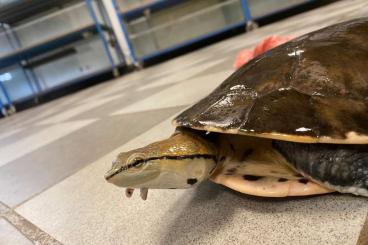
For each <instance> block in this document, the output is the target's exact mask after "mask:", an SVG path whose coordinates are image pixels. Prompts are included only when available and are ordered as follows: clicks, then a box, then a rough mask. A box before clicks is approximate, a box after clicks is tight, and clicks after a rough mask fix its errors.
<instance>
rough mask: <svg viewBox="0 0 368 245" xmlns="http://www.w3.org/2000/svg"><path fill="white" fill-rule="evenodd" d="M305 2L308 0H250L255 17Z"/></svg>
mask: <svg viewBox="0 0 368 245" xmlns="http://www.w3.org/2000/svg"><path fill="white" fill-rule="evenodd" d="M305 2H307V0H277V1H275V0H248V4H249V9H250V12H251V15H252V17H253V18H257V17H262V16H264V15H267V14H270V13H272V12H275V11H278V10H282V9H285V8H287V7H291V6H295V5H298V4H301V3H305Z"/></svg>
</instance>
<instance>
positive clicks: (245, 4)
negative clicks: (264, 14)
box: [240, 0, 252, 22]
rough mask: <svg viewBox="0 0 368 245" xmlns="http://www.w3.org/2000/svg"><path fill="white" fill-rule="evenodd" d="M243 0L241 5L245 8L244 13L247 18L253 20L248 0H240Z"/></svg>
mask: <svg viewBox="0 0 368 245" xmlns="http://www.w3.org/2000/svg"><path fill="white" fill-rule="evenodd" d="M240 1H241V5H242V8H243V13H244V18H245V20H246V21H247V22H248V21H252V15H251V14H250V9H249V4H248V1H247V0H240Z"/></svg>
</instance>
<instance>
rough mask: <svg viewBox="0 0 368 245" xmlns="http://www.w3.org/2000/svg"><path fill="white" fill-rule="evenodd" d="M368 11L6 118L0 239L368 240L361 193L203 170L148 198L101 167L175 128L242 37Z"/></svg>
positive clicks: (335, 7)
mask: <svg viewBox="0 0 368 245" xmlns="http://www.w3.org/2000/svg"><path fill="white" fill-rule="evenodd" d="M367 14H368V2H367V1H366V0H350V1H348V0H346V1H340V2H337V3H334V4H332V5H329V6H325V7H323V8H320V9H317V10H313V11H311V12H308V13H304V14H302V15H299V16H295V17H292V18H290V19H287V20H284V21H281V22H278V23H275V24H272V25H269V26H266V27H263V28H260V29H258V30H255V31H253V32H252V33H248V34H245V35H241V36H238V37H235V38H232V39H229V40H226V41H223V42H220V43H218V44H215V45H212V46H210V47H206V48H204V49H201V50H199V51H196V52H193V53H191V54H188V55H185V56H182V57H179V58H176V59H173V60H170V61H168V62H166V63H163V64H160V65H157V66H154V67H151V68H148V69H144V70H142V71H139V72H135V73H132V74H129V75H127V76H124V77H121V78H118V79H116V80H113V81H109V82H106V83H104V84H100V85H97V86H94V87H92V88H89V89H86V90H84V91H82V92H79V93H76V94H73V95H69V96H67V97H64V98H61V99H58V100H55V101H53V102H50V103H48V104H44V105H42V106H39V107H36V108H33V109H30V110H27V111H24V112H21V113H18V114H16V115H14V116H12V117H10V118H7V119H3V120H0V147H1V148H0V244H29V243H30V242H34V243H37V242H38V243H41V244H59V243H62V244H188V243H200V244H213V243H218V244H225V243H231V244H356V243H357V242H358V243H360V244H368V240H367V239H368V235H367V233H368V223H365V222H366V216H367V212H368V202H367V199H365V198H359V197H353V196H349V195H337V194H331V195H324V196H319V197H313V198H293V199H282V200H274V199H263V198H255V197H250V196H246V195H241V194H238V193H235V192H233V191H231V190H228V189H226V188H224V187H221V186H218V185H215V184H212V183H209V182H207V183H204V184H202V185H201V186H200V187H198V188H196V189H190V190H151V191H150V192H149V198H148V200H147V201H145V202H143V201H141V200H140V199H139V197H137V196H135V197H133V198H132V199H129V200H128V199H126V198H124V197H123V190H122V189H118V188H116V187H114V186H112V185H110V184H107V183H106V182H105V181H104V179H103V175H104V173H105V171H106V170H107V169H108V168H109V166H110V164H111V161H112V159H113V158H114V156H115V155H116V154H117V153H118V152H120V151H124V150H127V149H131V148H134V147H138V146H142V145H144V144H147V143H150V142H152V141H155V140H157V139H161V138H165V137H167V136H168V135H170V133H172V131H173V128H172V127H171V125H170V119H171V118H172V117H173V116H174V115H175V114H177V113H179V112H180V111H181V110H183V109H184V108H185V107H187V106H188V105H190V104H191V103H193V102H195V101H196V100H198V99H200V98H201V97H203V96H204V95H206V94H207V93H209V92H210V91H211V90H212V89H213V88H214V87H216V86H217V85H218V84H219V83H221V82H222V81H223V80H224V79H225V78H226V77H227V76H228V75H229V74H231V72H232V71H233V68H232V62H233V60H234V57H235V54H236V53H237V52H238V51H239V50H240V49H242V48H244V47H248V48H249V47H251V46H253V45H254V44H255V43H257V42H258V41H260V40H261V39H262V38H263V37H265V36H267V35H270V34H287V35H294V36H298V35H301V34H303V33H306V32H309V31H312V30H315V29H318V28H320V27H323V26H326V25H329V24H332V23H335V22H339V21H342V20H346V19H351V18H354V17H359V16H367ZM275 69H276V68H275ZM363 227H364V228H363Z"/></svg>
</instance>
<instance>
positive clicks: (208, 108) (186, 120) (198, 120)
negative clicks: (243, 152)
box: [173, 18, 368, 144]
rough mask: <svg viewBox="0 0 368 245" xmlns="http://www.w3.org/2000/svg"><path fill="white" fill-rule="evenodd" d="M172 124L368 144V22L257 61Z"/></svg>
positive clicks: (320, 34)
mask: <svg viewBox="0 0 368 245" xmlns="http://www.w3.org/2000/svg"><path fill="white" fill-rule="evenodd" d="M173 123H174V125H176V126H184V127H190V128H195V129H200V130H207V131H215V132H225V133H234V134H246V135H254V136H260V137H268V138H274V139H281V140H289V141H297V142H321V143H360V144H367V143H368V18H361V19H356V20H352V21H348V22H344V23H340V24H337V25H333V26H329V27H327V28H324V29H321V30H318V31H315V32H312V33H309V34H306V35H304V36H301V37H299V38H296V39H294V40H292V41H290V42H288V43H286V44H284V45H281V46H279V47H277V48H274V49H272V50H270V51H268V52H266V53H264V54H263V55H261V56H258V57H257V58H255V59H253V60H252V61H251V62H249V63H248V64H247V65H245V66H243V67H241V68H240V69H239V70H238V71H236V72H235V73H233V74H232V75H231V76H230V77H229V78H227V79H226V80H225V81H224V82H223V83H222V84H221V85H220V86H219V87H217V88H216V89H215V90H214V91H213V92H212V93H211V94H210V95H208V96H207V97H205V98H204V99H202V100H201V101H199V102H198V103H196V104H195V105H193V106H192V107H191V108H189V109H187V110H186V111H184V112H183V113H181V114H180V115H179V116H178V117H177V118H176V119H174V122H173Z"/></svg>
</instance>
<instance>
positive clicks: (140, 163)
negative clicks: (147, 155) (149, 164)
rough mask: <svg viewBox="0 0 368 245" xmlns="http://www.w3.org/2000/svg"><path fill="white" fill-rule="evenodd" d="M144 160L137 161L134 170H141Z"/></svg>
mask: <svg viewBox="0 0 368 245" xmlns="http://www.w3.org/2000/svg"><path fill="white" fill-rule="evenodd" d="M143 163H144V160H143V159H135V161H134V163H133V167H134V168H140V167H142V166H143Z"/></svg>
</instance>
